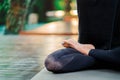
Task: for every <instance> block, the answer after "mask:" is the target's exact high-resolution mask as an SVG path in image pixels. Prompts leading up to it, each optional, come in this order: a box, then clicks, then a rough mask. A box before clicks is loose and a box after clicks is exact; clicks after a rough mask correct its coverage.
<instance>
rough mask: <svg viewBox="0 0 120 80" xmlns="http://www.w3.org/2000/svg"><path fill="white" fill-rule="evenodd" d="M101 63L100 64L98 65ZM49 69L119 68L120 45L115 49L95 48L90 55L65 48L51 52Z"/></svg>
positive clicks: (46, 61) (47, 61)
mask: <svg viewBox="0 0 120 80" xmlns="http://www.w3.org/2000/svg"><path fill="white" fill-rule="evenodd" d="M96 64H97V65H99V66H96ZM45 66H46V68H47V70H49V71H52V72H57V73H61V72H72V71H79V70H83V69H90V68H96V67H103V66H104V67H106V66H107V68H119V67H120V47H119V48H115V49H113V50H99V49H93V50H91V51H90V52H89V56H86V55H83V54H81V53H80V52H78V51H77V50H75V49H72V48H65V49H61V50H58V51H55V52H54V53H52V54H50V55H49V56H48V57H47V59H46V60H45Z"/></svg>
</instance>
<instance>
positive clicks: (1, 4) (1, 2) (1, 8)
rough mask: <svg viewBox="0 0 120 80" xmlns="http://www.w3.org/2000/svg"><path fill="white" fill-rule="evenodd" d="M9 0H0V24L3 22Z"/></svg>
mask: <svg viewBox="0 0 120 80" xmlns="http://www.w3.org/2000/svg"><path fill="white" fill-rule="evenodd" d="M9 1H10V0H0V24H5V20H6V14H7V11H8V9H9V7H10V4H9Z"/></svg>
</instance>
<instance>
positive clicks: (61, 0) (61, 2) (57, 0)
mask: <svg viewBox="0 0 120 80" xmlns="http://www.w3.org/2000/svg"><path fill="white" fill-rule="evenodd" d="M54 8H55V10H65V0H54Z"/></svg>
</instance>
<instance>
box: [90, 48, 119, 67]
mask: <svg viewBox="0 0 120 80" xmlns="http://www.w3.org/2000/svg"><path fill="white" fill-rule="evenodd" d="M89 56H92V57H94V58H96V59H98V60H101V61H105V62H107V63H111V64H117V65H119V66H120V47H119V48H115V49H112V50H100V49H92V50H91V51H90V52H89Z"/></svg>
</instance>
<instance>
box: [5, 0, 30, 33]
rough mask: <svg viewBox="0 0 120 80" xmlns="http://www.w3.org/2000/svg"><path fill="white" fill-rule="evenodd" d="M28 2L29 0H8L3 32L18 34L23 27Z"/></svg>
mask: <svg viewBox="0 0 120 80" xmlns="http://www.w3.org/2000/svg"><path fill="white" fill-rule="evenodd" d="M30 2H31V0H10V8H9V10H8V13H7V18H6V29H5V34H18V33H19V32H20V31H21V30H22V29H23V28H24V25H25V22H26V15H27V12H28V7H29V4H30Z"/></svg>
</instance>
